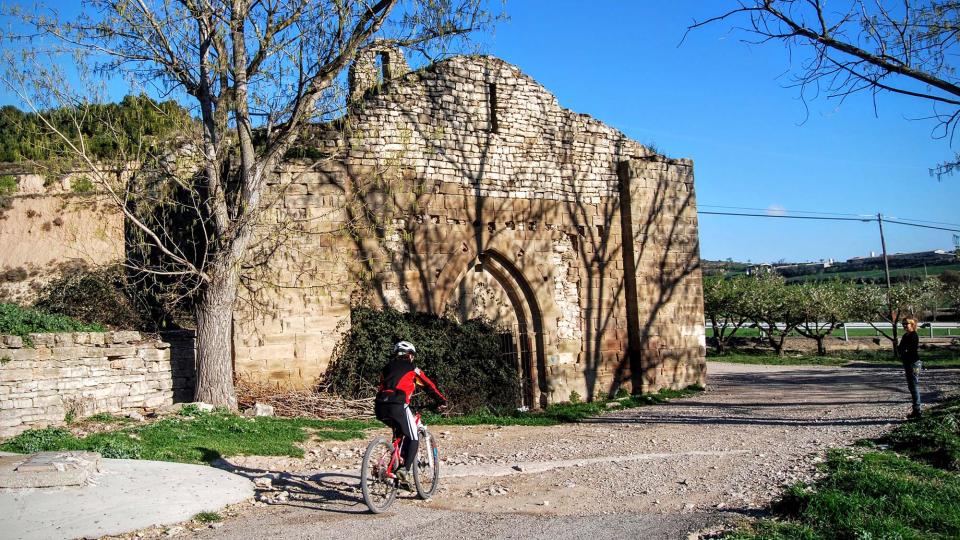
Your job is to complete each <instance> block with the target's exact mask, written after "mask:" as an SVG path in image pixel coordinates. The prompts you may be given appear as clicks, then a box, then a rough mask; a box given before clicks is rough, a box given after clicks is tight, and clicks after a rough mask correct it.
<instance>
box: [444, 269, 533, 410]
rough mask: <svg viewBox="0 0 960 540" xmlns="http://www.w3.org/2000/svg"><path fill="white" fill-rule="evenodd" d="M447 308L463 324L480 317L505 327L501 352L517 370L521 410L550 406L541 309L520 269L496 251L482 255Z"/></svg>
mask: <svg viewBox="0 0 960 540" xmlns="http://www.w3.org/2000/svg"><path fill="white" fill-rule="evenodd" d="M445 310H446V311H447V312H448V313H452V314H454V315H456V316H457V317H458V318H460V320H466V319H470V318H475V317H480V316H482V317H484V318H486V319H488V320H490V321H491V322H493V323H494V324H495V325H496V326H497V327H499V328H500V329H502V333H501V335H500V339H501V354H503V355H505V356H509V357H510V358H511V361H512V362H514V363H515V364H516V366H517V370H518V374H519V378H520V385H521V387H520V392H519V393H520V396H521V406H525V407H530V408H540V407H543V406H545V405H546V373H545V369H544V358H543V328H542V318H541V314H540V308H539V306H538V304H537V300H536V297H535V296H534V294H533V290H532V288H531V287H530V285H529V284H528V283H527V280H526V279H525V278H524V277H523V274H522V273H521V272H520V270H519V269H517V268H516V266H514V265H513V264H512V263H511V262H510V261H509V260H507V259H506V258H505V257H504V256H503V255H502V254H500V253H498V252H496V251H494V250H487V251H484V252H483V253H481V254H480V255H479V256H477V257H476V258H474V259H473V260H471V261H470V262H469V263H468V264H467V267H466V268H465V269H464V270H463V271H462V272H461V274H460V276H459V278H458V280H457V285H456V286H455V287H454V288H453V290H452V291H451V294H450V295H449V298H448V299H447V301H446V305H445Z"/></svg>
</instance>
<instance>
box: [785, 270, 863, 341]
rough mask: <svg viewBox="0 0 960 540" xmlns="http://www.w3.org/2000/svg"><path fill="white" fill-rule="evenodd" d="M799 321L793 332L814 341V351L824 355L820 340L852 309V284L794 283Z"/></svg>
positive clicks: (823, 339) (847, 316) (824, 338)
mask: <svg viewBox="0 0 960 540" xmlns="http://www.w3.org/2000/svg"><path fill="white" fill-rule="evenodd" d="M793 287H795V288H796V289H797V290H796V293H797V294H796V299H797V301H798V302H799V306H798V310H799V314H800V317H801V319H802V322H801V323H800V324H798V325H797V332H798V333H799V334H800V335H802V336H804V337H806V338H809V339H812V340H814V341H816V343H817V354H818V355H820V356H825V355H826V354H827V348H826V346H825V345H824V341H825V340H826V338H827V337H829V336H830V335H831V334H832V333H833V331H834V330H836V329H837V328H838V327H839V326H840V325H841V324H843V322H844V321H846V320H848V319H849V317H850V316H851V314H852V313H853V305H854V295H855V294H856V291H855V285H853V284H851V283H847V282H843V281H825V282H807V283H803V284H801V285H794V286H793Z"/></svg>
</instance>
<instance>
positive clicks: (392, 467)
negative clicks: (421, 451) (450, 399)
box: [387, 412, 434, 478]
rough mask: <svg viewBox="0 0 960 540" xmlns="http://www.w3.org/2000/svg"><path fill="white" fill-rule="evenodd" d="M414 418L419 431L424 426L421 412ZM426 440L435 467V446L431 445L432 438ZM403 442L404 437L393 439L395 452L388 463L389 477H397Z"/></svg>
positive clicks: (431, 462) (429, 457)
mask: <svg viewBox="0 0 960 540" xmlns="http://www.w3.org/2000/svg"><path fill="white" fill-rule="evenodd" d="M414 420H415V422H416V425H417V431H420V430H421V429H422V428H423V422H422V421H421V420H420V413H419V412H418V413H417V414H416V416H414ZM424 442H425V443H426V445H427V460H428V463H429V465H430V467H433V459H434V455H433V453H434V448H433V447H432V446H431V444H430V443H431V440H430V438H426V439H425V440H424ZM402 443H403V437H402V436H401V437H396V438H394V439H393V452H392V453H391V454H390V463H388V464H387V478H396V475H395V474H394V473H393V472H394V471H396V470H397V469H399V468H400V447H401V445H402Z"/></svg>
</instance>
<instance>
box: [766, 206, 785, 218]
mask: <svg viewBox="0 0 960 540" xmlns="http://www.w3.org/2000/svg"><path fill="white" fill-rule="evenodd" d="M767 215H768V216H785V215H787V209H786V208H784V207H782V206H780V205H779V204H771V205H770V206H768V207H767Z"/></svg>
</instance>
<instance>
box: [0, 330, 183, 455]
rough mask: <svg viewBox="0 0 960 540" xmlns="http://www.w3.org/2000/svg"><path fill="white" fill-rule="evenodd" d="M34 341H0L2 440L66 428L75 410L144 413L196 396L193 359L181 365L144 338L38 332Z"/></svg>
mask: <svg viewBox="0 0 960 540" xmlns="http://www.w3.org/2000/svg"><path fill="white" fill-rule="evenodd" d="M30 341H32V343H27V344H25V343H24V340H23V339H21V338H19V337H17V336H0V436H4V437H6V436H12V435H16V434H17V433H20V432H21V431H24V430H25V429H27V428H30V427H42V426H46V425H57V424H62V423H63V422H64V417H65V416H66V415H67V413H68V412H71V413H72V414H73V415H75V416H76V417H77V418H82V417H84V416H89V415H91V414H96V413H100V412H106V413H123V412H129V411H139V410H142V409H144V408H157V407H161V406H163V405H169V404H172V403H174V398H175V397H182V396H190V395H192V392H193V391H192V388H193V384H194V378H195V375H194V374H193V373H194V372H193V370H192V365H188V362H189V361H192V356H191V357H190V360H189V361H188V362H184V363H183V364H181V365H176V366H174V365H172V364H171V361H170V344H169V343H166V342H163V341H159V340H156V339H150V338H145V337H144V336H142V335H141V334H140V333H139V332H103V333H101V332H73V333H57V334H31V335H30ZM27 345H29V346H27ZM187 399H189V398H187Z"/></svg>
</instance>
